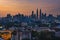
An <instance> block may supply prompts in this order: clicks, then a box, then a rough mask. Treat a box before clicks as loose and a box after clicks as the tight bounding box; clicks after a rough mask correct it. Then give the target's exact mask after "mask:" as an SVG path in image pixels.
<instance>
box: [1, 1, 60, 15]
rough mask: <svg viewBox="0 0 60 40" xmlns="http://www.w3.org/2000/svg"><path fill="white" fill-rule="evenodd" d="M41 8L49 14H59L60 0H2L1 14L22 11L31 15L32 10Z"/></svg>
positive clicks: (13, 13)
mask: <svg viewBox="0 0 60 40" xmlns="http://www.w3.org/2000/svg"><path fill="white" fill-rule="evenodd" d="M37 8H39V9H40V8H41V9H42V11H43V12H44V13H45V12H46V13H47V14H50V13H51V14H53V15H57V13H58V14H59V13H60V0H0V16H6V14H7V13H11V14H12V15H15V14H17V13H18V12H20V13H21V14H24V15H30V14H31V11H32V10H34V11H36V9H37Z"/></svg>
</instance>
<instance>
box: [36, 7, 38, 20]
mask: <svg viewBox="0 0 60 40" xmlns="http://www.w3.org/2000/svg"><path fill="white" fill-rule="evenodd" d="M36 18H37V19H38V8H37V10H36Z"/></svg>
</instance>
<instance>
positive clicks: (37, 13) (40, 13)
mask: <svg viewBox="0 0 60 40" xmlns="http://www.w3.org/2000/svg"><path fill="white" fill-rule="evenodd" d="M32 15H34V11H32ZM35 15H36V19H38V18H39V19H41V18H42V11H41V9H40V11H39V10H38V8H37V10H36V14H35Z"/></svg>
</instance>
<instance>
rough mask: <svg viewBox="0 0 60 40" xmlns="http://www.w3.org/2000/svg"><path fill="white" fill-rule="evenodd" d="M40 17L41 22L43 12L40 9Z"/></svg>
mask: <svg viewBox="0 0 60 40" xmlns="http://www.w3.org/2000/svg"><path fill="white" fill-rule="evenodd" d="M39 17H40V20H41V19H42V11H41V9H40V15H39Z"/></svg>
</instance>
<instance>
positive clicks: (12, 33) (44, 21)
mask: <svg viewBox="0 0 60 40" xmlns="http://www.w3.org/2000/svg"><path fill="white" fill-rule="evenodd" d="M1 38H2V39H4V40H58V39H60V15H57V16H56V17H55V16H53V15H52V14H49V15H48V16H47V14H46V13H43V12H42V10H41V9H40V10H38V8H37V9H36V13H34V11H32V12H31V15H29V16H24V15H23V14H20V13H18V14H16V15H14V16H12V15H11V14H7V16H6V17H0V40H2V39H1Z"/></svg>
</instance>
